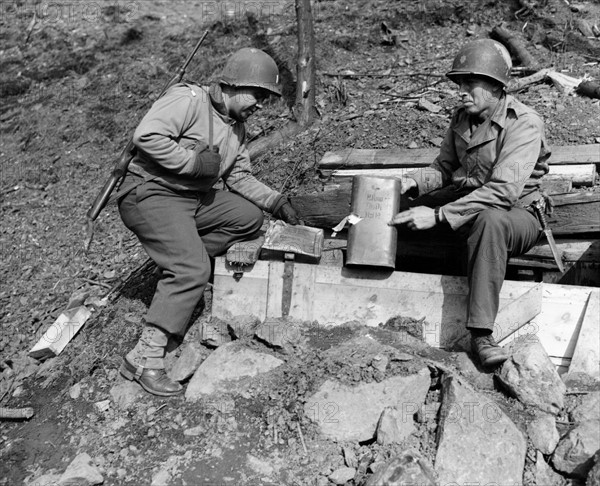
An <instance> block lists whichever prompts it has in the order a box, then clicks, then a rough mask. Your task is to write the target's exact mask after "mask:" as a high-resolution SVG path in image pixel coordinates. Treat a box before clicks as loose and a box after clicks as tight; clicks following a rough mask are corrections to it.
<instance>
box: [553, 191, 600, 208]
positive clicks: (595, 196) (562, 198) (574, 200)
mask: <svg viewBox="0 0 600 486" xmlns="http://www.w3.org/2000/svg"><path fill="white" fill-rule="evenodd" d="M599 201H600V193H599V192H591V191H586V192H572V193H570V194H560V195H556V196H553V197H552V204H554V206H568V205H570V204H589V203H594V202H599Z"/></svg>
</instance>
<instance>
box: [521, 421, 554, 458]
mask: <svg viewBox="0 0 600 486" xmlns="http://www.w3.org/2000/svg"><path fill="white" fill-rule="evenodd" d="M527 435H528V436H529V438H530V439H531V443H532V444H533V447H535V448H536V449H537V450H538V451H540V452H541V453H542V454H545V455H549V454H552V453H553V452H554V449H556V445H557V444H558V441H559V439H560V436H559V435H558V430H556V418H555V417H554V415H552V414H547V413H541V414H539V415H538V416H537V417H535V418H534V419H533V420H532V421H531V422H530V423H529V424H528V425H527Z"/></svg>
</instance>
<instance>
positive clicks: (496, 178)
mask: <svg viewBox="0 0 600 486" xmlns="http://www.w3.org/2000/svg"><path fill="white" fill-rule="evenodd" d="M549 157H550V149H549V147H548V145H547V143H546V137H545V134H544V125H543V122H542V120H541V118H540V116H539V115H538V114H537V113H536V112H535V111H534V110H533V109H531V108H529V107H527V106H526V105H524V104H523V103H521V102H519V101H517V100H516V99H515V98H513V97H512V96H510V95H506V96H504V97H503V98H502V99H501V100H500V101H499V104H498V106H497V108H496V110H495V112H494V113H493V114H492V116H490V117H489V118H488V119H487V120H485V121H484V122H483V123H482V124H481V125H479V126H478V127H477V128H475V129H474V130H472V129H471V124H470V122H469V117H468V115H467V113H466V112H465V111H464V109H462V108H459V109H457V110H456V112H455V113H454V115H453V117H452V121H451V123H450V127H449V129H448V131H447V132H446V136H445V138H444V141H443V142H442V145H441V148H440V153H439V155H438V156H437V158H436V159H435V161H434V162H433V164H431V165H430V166H429V167H426V168H423V169H419V170H416V171H414V172H411V173H409V174H407V175H406V177H410V178H412V179H414V180H415V181H416V182H417V186H418V189H419V195H423V194H426V193H429V192H431V191H434V190H436V189H440V188H444V189H443V190H444V191H445V192H449V193H455V194H456V196H457V198H456V199H455V200H452V199H453V198H451V197H450V198H448V200H450V201H451V202H448V203H447V204H444V205H443V206H441V211H443V215H444V217H445V218H446V220H447V221H448V223H449V224H450V226H451V227H452V229H457V228H459V227H460V226H462V225H464V224H465V223H467V222H469V221H471V220H472V219H474V218H475V217H476V216H477V214H478V213H479V212H481V211H483V210H485V209H489V208H494V209H506V210H508V209H510V208H512V207H514V206H517V205H519V206H523V207H524V206H527V205H528V204H530V203H531V202H532V201H534V200H536V199H539V198H540V192H539V186H540V178H537V179H534V178H532V177H531V175H532V172H533V170H534V167H536V165H537V167H536V168H539V167H540V166H541V167H544V169H545V171H546V172H547V164H546V160H547V159H548V158H549Z"/></svg>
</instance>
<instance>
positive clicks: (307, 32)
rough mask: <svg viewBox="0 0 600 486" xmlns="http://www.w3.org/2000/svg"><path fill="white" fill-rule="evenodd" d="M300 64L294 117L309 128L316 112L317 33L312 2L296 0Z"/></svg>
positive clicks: (298, 65) (301, 124)
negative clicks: (315, 31)
mask: <svg viewBox="0 0 600 486" xmlns="http://www.w3.org/2000/svg"><path fill="white" fill-rule="evenodd" d="M296 18H297V19H298V64H297V82H296V86H297V88H296V105H295V106H294V115H295V116H296V120H297V121H298V124H299V125H300V126H301V127H307V126H309V125H310V124H311V123H312V121H313V119H314V117H315V114H316V110H315V93H316V89H315V33H314V27H313V16H312V9H311V6H310V0H296Z"/></svg>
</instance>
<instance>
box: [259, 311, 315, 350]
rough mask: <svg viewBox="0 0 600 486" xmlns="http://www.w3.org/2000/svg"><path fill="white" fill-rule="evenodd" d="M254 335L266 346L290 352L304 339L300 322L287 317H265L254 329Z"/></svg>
mask: <svg viewBox="0 0 600 486" xmlns="http://www.w3.org/2000/svg"><path fill="white" fill-rule="evenodd" d="M255 336H256V338H257V339H259V340H260V341H262V342H264V343H265V344H266V345H267V346H270V347H272V348H275V349H277V350H280V351H282V352H284V353H291V352H292V350H293V348H294V346H297V345H298V344H301V343H302V342H303V341H304V336H303V335H302V330H301V322H300V321H297V320H295V319H290V318H287V317H274V318H269V319H265V321H264V322H263V323H262V324H260V325H259V326H258V328H257V329H256V334H255Z"/></svg>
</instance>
